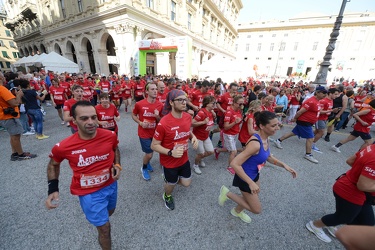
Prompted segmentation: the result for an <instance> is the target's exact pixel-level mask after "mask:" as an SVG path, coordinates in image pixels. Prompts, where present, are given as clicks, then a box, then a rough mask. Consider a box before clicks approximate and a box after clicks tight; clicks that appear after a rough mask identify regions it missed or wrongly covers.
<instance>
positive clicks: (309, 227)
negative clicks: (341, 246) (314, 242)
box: [306, 221, 332, 243]
mask: <svg viewBox="0 0 375 250" xmlns="http://www.w3.org/2000/svg"><path fill="white" fill-rule="evenodd" d="M306 228H307V230H309V231H310V232H312V233H313V234H315V236H316V237H318V239H319V240H322V241H324V242H327V243H329V242H331V241H332V240H331V238H329V237H328V235H326V233H325V232H324V231H323V229H322V228H318V227H316V226H314V224H313V222H312V221H310V222H308V223H307V224H306Z"/></svg>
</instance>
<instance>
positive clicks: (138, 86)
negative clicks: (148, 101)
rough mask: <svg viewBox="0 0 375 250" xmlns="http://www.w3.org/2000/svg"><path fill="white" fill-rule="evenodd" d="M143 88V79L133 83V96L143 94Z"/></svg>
mask: <svg viewBox="0 0 375 250" xmlns="http://www.w3.org/2000/svg"><path fill="white" fill-rule="evenodd" d="M144 88H145V85H144V81H140V82H139V83H137V84H135V85H134V96H136V97H141V96H143V92H144Z"/></svg>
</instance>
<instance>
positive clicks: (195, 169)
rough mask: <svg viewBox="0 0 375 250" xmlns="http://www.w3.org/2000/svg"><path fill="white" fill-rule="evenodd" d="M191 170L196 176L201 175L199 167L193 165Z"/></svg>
mask: <svg viewBox="0 0 375 250" xmlns="http://www.w3.org/2000/svg"><path fill="white" fill-rule="evenodd" d="M193 170H194V172H195V173H196V174H201V173H202V171H201V170H200V168H199V166H198V165H195V164H194V165H193Z"/></svg>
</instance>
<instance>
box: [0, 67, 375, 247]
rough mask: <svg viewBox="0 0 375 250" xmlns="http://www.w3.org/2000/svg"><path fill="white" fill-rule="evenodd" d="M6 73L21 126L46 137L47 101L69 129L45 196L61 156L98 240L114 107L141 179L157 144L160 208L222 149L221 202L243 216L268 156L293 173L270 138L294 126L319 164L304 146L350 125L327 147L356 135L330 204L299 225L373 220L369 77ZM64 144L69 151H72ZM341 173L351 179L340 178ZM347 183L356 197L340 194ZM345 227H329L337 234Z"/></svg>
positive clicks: (374, 101)
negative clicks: (229, 181) (138, 156)
mask: <svg viewBox="0 0 375 250" xmlns="http://www.w3.org/2000/svg"><path fill="white" fill-rule="evenodd" d="M5 79H6V80H5ZM5 79H4V80H3V85H4V86H6V87H7V88H8V89H9V90H10V92H12V93H13V94H14V98H16V97H17V98H19V99H20V103H19V108H18V109H16V111H17V112H19V113H20V114H19V116H18V117H19V120H20V123H21V125H22V130H23V131H22V134H23V135H24V136H32V135H35V136H36V139H38V140H45V139H49V140H51V139H53V138H50V137H49V136H48V135H45V134H44V133H43V123H44V122H46V123H48V125H50V126H51V125H52V126H57V124H50V123H49V121H45V120H44V118H43V112H44V110H43V108H42V107H43V105H47V106H48V105H49V106H53V107H54V108H55V109H56V115H58V116H59V118H60V120H61V124H60V126H67V127H70V130H71V133H72V136H71V137H69V138H68V139H66V140H64V141H63V142H61V143H59V144H57V145H56V146H55V147H54V148H53V150H52V153H51V155H50V157H51V161H50V163H49V165H48V181H49V192H48V193H49V196H48V199H47V201H46V206H47V207H48V208H56V207H57V206H58V205H56V204H54V203H53V201H54V200H58V176H59V171H58V170H57V169H58V168H59V166H60V162H61V161H62V160H64V159H67V160H68V161H69V163H70V165H71V167H72V169H73V173H74V176H75V177H76V179H74V180H73V182H72V193H73V194H76V195H78V196H80V202H81V206H82V209H83V211H84V213H85V214H86V217H87V219H88V220H89V221H90V222H91V223H92V224H93V225H95V226H96V227H97V228H98V233H99V242H100V244H101V246H102V247H103V249H105V248H106V247H108V244H109V246H110V227H109V216H110V215H111V214H112V213H113V212H114V209H115V206H116V199H117V184H116V180H117V179H118V178H119V176H120V172H121V169H122V168H121V162H120V153H119V150H118V147H117V145H118V139H116V138H117V136H116V135H118V134H119V133H123V132H124V131H123V130H122V129H119V128H118V126H117V122H118V121H119V119H120V113H124V114H125V113H131V117H132V119H133V120H134V122H135V125H136V126H138V137H139V141H140V145H141V148H142V151H143V153H144V154H143V158H142V162H140V163H139V165H140V175H142V177H143V179H144V180H145V181H150V180H151V177H152V172H153V166H151V164H150V160H151V159H152V157H153V152H154V151H155V152H157V153H159V154H160V163H161V166H163V178H164V182H165V184H164V193H163V194H162V198H163V200H164V204H165V206H166V208H167V209H169V210H173V209H175V204H174V199H173V196H172V192H173V189H174V187H175V185H176V184H180V185H183V186H189V185H190V183H191V172H192V171H194V172H195V173H196V174H198V175H200V174H204V169H202V167H206V163H205V161H204V159H205V158H206V157H215V158H216V159H219V157H227V165H226V167H227V170H228V172H229V173H230V174H232V175H234V177H233V178H234V179H233V186H235V187H238V188H239V189H240V191H241V195H237V194H235V193H232V192H230V191H229V189H228V188H227V187H225V186H222V187H221V190H220V195H219V204H220V205H223V204H224V202H225V201H227V200H228V199H231V200H233V201H234V202H235V203H236V204H237V206H236V207H235V208H233V209H232V210H231V214H232V215H233V216H235V217H238V218H239V219H241V220H242V221H244V222H246V223H250V222H251V218H250V216H249V215H247V214H246V213H245V212H244V211H245V210H248V211H250V212H252V213H255V214H257V213H260V212H261V204H260V201H259V197H258V193H259V190H260V188H259V183H258V179H259V172H260V170H261V169H262V167H263V166H264V165H265V162H266V161H268V162H270V163H271V164H274V165H276V166H279V167H282V168H284V169H285V170H286V171H288V172H290V173H291V175H292V177H294V178H295V177H297V173H296V171H295V170H293V169H292V168H290V167H289V166H288V165H287V164H286V163H284V162H281V161H279V160H278V159H276V157H275V156H273V155H272V154H271V153H270V144H271V142H273V144H274V145H275V147H276V148H278V149H282V148H283V147H282V142H283V141H284V140H286V139H288V138H289V137H292V136H295V135H297V136H298V137H300V138H304V139H306V143H305V147H306V150H305V151H306V152H305V155H304V156H303V157H304V158H305V159H306V160H308V161H310V162H312V163H316V164H318V163H319V161H318V160H317V159H316V158H315V157H314V156H313V154H312V151H314V152H317V153H322V151H321V150H320V149H319V143H318V142H319V140H320V139H321V138H323V139H324V140H325V141H327V142H330V135H331V133H332V132H333V131H339V130H340V129H343V128H345V127H347V126H352V127H353V130H352V132H351V133H350V135H349V136H348V137H347V138H346V139H344V140H341V141H340V142H337V143H336V144H333V145H332V147H331V150H332V151H334V152H335V153H340V147H341V146H343V145H344V144H345V143H348V142H350V141H352V140H354V139H356V138H357V137H361V139H362V140H363V141H364V143H363V145H362V146H361V148H359V149H358V150H360V151H359V152H358V153H357V154H356V155H355V156H352V157H350V158H349V159H348V161H347V163H348V164H349V165H350V166H352V169H351V170H352V171H351V170H349V171H348V172H347V173H346V174H344V175H343V176H341V177H340V178H339V179H338V181H337V184H335V186H334V193H335V198H336V209H337V211H336V213H335V214H332V215H327V216H324V217H323V218H322V219H321V220H316V221H311V222H309V223H307V225H306V227H307V229H308V230H309V231H311V232H312V233H314V234H315V235H316V236H317V237H318V238H319V239H321V240H323V241H325V242H330V241H331V239H330V238H329V237H328V236H327V235H326V234H325V232H324V231H323V228H324V227H326V228H327V229H328V232H329V233H330V234H331V235H332V236H335V235H336V231H337V228H336V226H338V225H341V224H355V225H368V226H373V225H374V224H375V219H374V214H373V210H372V207H371V204H370V201H371V198H372V195H371V193H373V192H375V174H374V173H375V160H372V158H373V157H371V152H373V150H375V148H374V145H373V144H372V143H373V140H372V137H371V133H370V128H371V125H372V123H374V122H375V92H374V86H375V81H368V82H367V83H366V84H364V85H363V86H362V87H357V86H356V83H355V82H354V81H351V82H349V81H343V82H340V81H337V82H334V83H332V84H331V85H330V86H327V87H324V86H316V85H314V84H313V83H312V82H310V83H308V82H303V81H299V82H294V81H292V80H284V81H271V82H263V81H260V80H254V79H247V80H246V81H237V82H233V83H230V84H226V83H224V82H223V81H222V80H221V79H220V78H218V79H217V80H216V81H209V80H198V79H178V78H177V77H175V76H154V75H146V76H138V77H127V76H126V75H122V76H120V75H117V74H113V75H110V76H108V77H107V76H104V75H98V74H80V73H78V74H67V73H65V74H54V73H53V72H50V71H48V72H45V71H43V70H42V71H40V72H35V73H34V74H22V73H21V72H19V73H18V74H15V73H9V74H6V75H5ZM355 87H356V88H355ZM20 91H22V93H23V94H20ZM7 98H8V97H7ZM42 103H44V104H43V105H42ZM284 124H289V125H293V126H294V128H293V130H292V131H291V132H289V133H286V134H284V135H283V136H281V137H280V138H278V139H276V138H274V139H272V138H271V136H273V135H274V134H275V133H276V131H277V130H279V129H280V127H282V126H284ZM0 125H2V124H0ZM3 127H5V129H9V128H8V127H6V126H3ZM97 127H99V128H101V129H97ZM106 130H107V131H106ZM103 131H106V132H103ZM214 136H215V137H217V139H218V143H217V145H215V146H214V145H213V143H212V138H213V137H214ZM106 138H107V139H106ZM189 140H190V142H191V144H192V147H193V149H194V150H195V152H196V155H195V158H194V159H192V161H193V163H192V164H190V161H189V158H188V149H189ZM99 142H100V143H101V144H108V145H107V147H106V150H107V151H108V152H107V151H106V152H105V154H103V152H98V150H97V149H95V145H99V144H98V143H99ZM77 144H82V145H83V144H87V147H89V148H90V151H95V152H96V153H95V154H93V153H90V152H89V153H87V152H86V151H87V150H86V149H84V150H83V149H82V148H79V147H78V146H77ZM71 145H74V147H72V146H71ZM89 145H90V146H89ZM238 145H241V146H240V147H238ZM81 147H83V146H81ZM99 148H103V147H102V146H101V147H99ZM72 150H73V151H72ZM68 152H75V153H74V154H73V153H72V155H70V154H69V153H68ZM225 152H227V154H224V153H225ZM334 152H332V153H334ZM21 153H22V154H24V153H23V152H17V151H14V150H13V148H12V155H11V160H12V161H15V160H25V159H32V158H35V157H36V155H34V154H31V153H27V155H28V157H23V156H21ZM85 153H87V154H85ZM94 156H95V157H94ZM98 158H99V159H100V160H98ZM104 158H105V159H104ZM101 161H103V162H106V163H108V164H109V165H110V166H111V167H110V168H108V164H107V165H103V162H101ZM91 164H94V165H95V164H97V165H98V166H95V169H94V170H92V169H91V170H90V171H89V172H86V173H84V175H85V178H82V174H83V172H82V170H81V169H80V168H79V167H82V166H90V165H91ZM202 170H203V171H202ZM347 183H350V184H351V186H350V187H348V186H345V184H347ZM353 183H354V184H356V185H354V184H353ZM104 189H106V191H105V193H106V195H108V196H109V197H110V198H109V202H107V203H105V205H103V207H102V208H101V210H100V211H99V212H98V211H94V210H90V209H91V208H90V206H91V205H90V204H92V203H93V202H95V201H94V200H95V199H97V197H91V196H92V195H93V194H94V193H96V192H97V191H98V190H104ZM348 193H349V194H353V195H355V196H356V198H352V196H348ZM87 195H91V196H90V197H88V196H87ZM96 209H97V208H96ZM104 210H105V211H107V212H103V211H104ZM102 212H103V213H102ZM95 214H99V215H98V216H99V217H100V218H99V219H98V218H96V217H95ZM346 230H347V229H343V230H342V231H341V233H338V234H337V235H338V236H340V235H344V236H345V232H346ZM349 232H350V230H349ZM108 237H109V238H108ZM340 237H341V236H340ZM344 238H345V237H344ZM349 243H350V242H349ZM349 243H348V244H349Z"/></svg>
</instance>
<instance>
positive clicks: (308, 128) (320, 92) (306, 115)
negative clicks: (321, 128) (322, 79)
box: [274, 86, 328, 163]
mask: <svg viewBox="0 0 375 250" xmlns="http://www.w3.org/2000/svg"><path fill="white" fill-rule="evenodd" d="M327 92H328V91H327V89H326V88H325V87H323V86H318V87H316V89H315V96H312V97H310V98H309V99H307V100H306V101H305V102H304V103H303V104H302V107H301V109H300V110H299V111H298V112H297V114H296V115H295V116H294V118H293V119H292V120H291V121H292V122H296V123H297V125H296V126H295V127H294V128H293V130H292V132H289V133H286V134H284V135H283V136H282V137H280V138H279V139H277V140H275V141H274V143H275V146H276V147H277V148H279V149H282V148H283V147H282V146H281V142H282V141H283V140H286V139H288V138H289V137H292V136H295V135H298V137H302V138H304V139H306V154H305V156H304V158H305V159H306V160H308V161H310V162H313V163H319V162H318V160H316V159H315V158H314V157H313V155H312V154H311V148H312V144H313V141H314V131H313V128H312V126H313V125H314V124H315V123H316V122H317V121H318V117H319V112H320V108H321V106H320V103H319V100H322V99H323V98H324V97H325V96H326V95H327Z"/></svg>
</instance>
